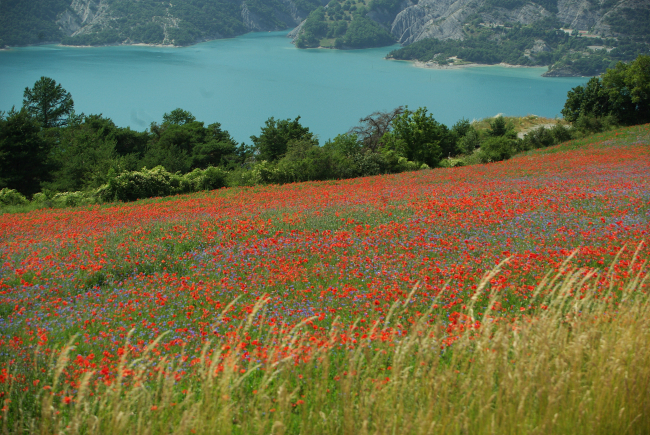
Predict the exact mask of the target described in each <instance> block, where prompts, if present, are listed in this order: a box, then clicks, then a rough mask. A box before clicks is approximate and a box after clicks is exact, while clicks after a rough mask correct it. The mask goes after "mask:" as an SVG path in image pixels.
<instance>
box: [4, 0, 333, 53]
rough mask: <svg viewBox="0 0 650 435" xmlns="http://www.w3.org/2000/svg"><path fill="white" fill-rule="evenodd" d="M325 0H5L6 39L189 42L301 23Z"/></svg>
mask: <svg viewBox="0 0 650 435" xmlns="http://www.w3.org/2000/svg"><path fill="white" fill-rule="evenodd" d="M318 6H320V0H175V1H173V2H172V1H169V0H167V1H160V0H139V1H131V0H5V1H1V2H0V40H1V42H0V44H6V45H10V46H13V45H27V44H36V43H42V42H55V41H61V42H63V43H64V44H70V45H103V44H135V43H147V44H169V45H188V44H192V43H196V42H200V41H204V40H210V39H217V38H226V37H232V36H237V35H241V34H243V33H246V32H249V31H267V30H282V29H288V28H291V27H295V26H296V25H297V24H299V23H300V22H301V21H302V20H303V19H305V18H306V17H307V16H308V15H309V13H310V12H311V11H313V10H314V9H316V8H317V7H318Z"/></svg>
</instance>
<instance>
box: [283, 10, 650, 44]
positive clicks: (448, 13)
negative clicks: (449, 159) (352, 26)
mask: <svg viewBox="0 0 650 435" xmlns="http://www.w3.org/2000/svg"><path fill="white" fill-rule="evenodd" d="M557 7H558V11H557V13H556V14H554V13H553V12H550V11H548V10H546V9H544V7H542V6H541V5H539V4H537V3H534V2H527V3H525V4H523V5H522V6H521V7H518V8H514V9H506V8H494V7H491V6H490V7H488V6H487V5H486V1H485V0H419V1H417V0H416V1H413V0H406V1H404V2H403V3H402V4H401V6H400V9H401V11H400V12H399V13H397V14H396V15H395V16H394V18H393V19H392V22H390V17H389V14H387V13H386V11H371V12H370V13H368V17H369V18H371V19H372V20H374V21H376V22H378V23H380V24H384V25H388V27H389V28H390V31H391V33H392V34H393V36H394V37H395V38H396V39H397V41H398V42H399V43H400V44H402V45H409V44H412V43H414V42H417V41H419V40H422V39H425V38H436V39H463V38H464V32H463V25H464V23H465V21H466V20H467V18H468V17H470V16H471V15H474V14H478V16H480V18H481V21H482V22H483V23H484V24H485V25H504V24H506V23H521V24H531V23H533V22H535V21H538V20H540V19H543V18H545V17H551V16H553V15H555V16H556V17H557V18H558V19H559V21H560V22H561V23H563V24H564V26H565V27H566V28H570V29H575V30H587V31H590V32H591V33H595V34H598V35H601V36H611V35H612V31H611V29H610V27H609V25H607V18H608V17H609V16H610V15H611V14H615V13H616V11H617V10H618V9H620V8H632V9H635V8H639V7H643V8H646V7H647V8H650V0H619V1H617V2H616V3H614V4H613V5H612V3H611V1H608V0H558V3H557ZM299 34H300V31H299V30H298V31H294V32H292V33H291V35H290V37H291V38H293V39H295V38H296V37H297V36H298V35H299ZM531 52H532V50H531Z"/></svg>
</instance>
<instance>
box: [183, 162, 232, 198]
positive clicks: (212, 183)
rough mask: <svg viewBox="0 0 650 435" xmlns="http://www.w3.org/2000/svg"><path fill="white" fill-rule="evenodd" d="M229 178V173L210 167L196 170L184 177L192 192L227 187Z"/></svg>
mask: <svg viewBox="0 0 650 435" xmlns="http://www.w3.org/2000/svg"><path fill="white" fill-rule="evenodd" d="M227 177H228V171H226V170H225V169H223V168H218V167H214V166H209V167H208V168H206V169H195V170H193V171H192V172H190V173H188V174H185V175H184V176H183V178H184V179H185V181H186V182H187V183H188V185H189V188H190V190H191V191H192V192H198V191H200V190H214V189H220V188H222V187H225V186H226V179H227Z"/></svg>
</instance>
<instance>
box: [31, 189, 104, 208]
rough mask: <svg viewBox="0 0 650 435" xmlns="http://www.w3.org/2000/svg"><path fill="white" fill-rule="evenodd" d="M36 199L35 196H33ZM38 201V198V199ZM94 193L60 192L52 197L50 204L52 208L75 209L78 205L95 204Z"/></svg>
mask: <svg viewBox="0 0 650 435" xmlns="http://www.w3.org/2000/svg"><path fill="white" fill-rule="evenodd" d="M34 196H35V197H36V195H34ZM39 199H40V198H39ZM96 202H97V199H96V197H95V192H81V191H77V192H61V193H57V194H56V195H54V196H53V197H52V199H51V204H52V205H53V206H54V207H77V206H80V205H89V204H95V203H96Z"/></svg>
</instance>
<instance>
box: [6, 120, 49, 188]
mask: <svg viewBox="0 0 650 435" xmlns="http://www.w3.org/2000/svg"><path fill="white" fill-rule="evenodd" d="M40 131H41V127H40V125H39V123H38V121H37V120H36V119H34V118H33V117H32V116H31V115H30V114H29V112H28V111H27V109H25V108H22V109H21V110H20V111H16V110H15V109H11V111H10V112H9V113H8V114H7V117H6V118H5V119H2V118H0V188H3V187H8V188H10V189H16V190H17V191H19V192H20V193H22V194H23V195H32V194H34V193H36V192H38V191H39V190H40V188H41V182H43V181H47V180H48V179H49V173H50V168H49V166H48V164H47V156H48V152H49V148H48V145H47V142H45V141H44V140H43V138H42V137H41V135H40V134H39V133H40Z"/></svg>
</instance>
